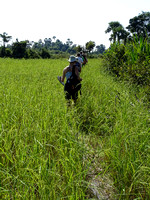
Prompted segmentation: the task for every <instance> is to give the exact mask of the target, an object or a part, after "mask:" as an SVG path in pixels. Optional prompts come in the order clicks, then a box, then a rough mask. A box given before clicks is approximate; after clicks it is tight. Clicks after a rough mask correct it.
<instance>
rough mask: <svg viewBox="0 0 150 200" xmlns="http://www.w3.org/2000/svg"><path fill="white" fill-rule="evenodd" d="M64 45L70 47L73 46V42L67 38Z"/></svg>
mask: <svg viewBox="0 0 150 200" xmlns="http://www.w3.org/2000/svg"><path fill="white" fill-rule="evenodd" d="M66 44H67V45H68V46H69V47H70V46H71V45H72V44H73V42H72V41H71V40H70V39H69V38H68V39H67V41H66Z"/></svg>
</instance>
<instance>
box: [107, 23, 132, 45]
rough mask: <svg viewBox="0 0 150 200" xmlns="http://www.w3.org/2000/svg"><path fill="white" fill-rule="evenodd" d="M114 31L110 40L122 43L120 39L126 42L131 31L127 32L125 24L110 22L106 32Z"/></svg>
mask: <svg viewBox="0 0 150 200" xmlns="http://www.w3.org/2000/svg"><path fill="white" fill-rule="evenodd" d="M110 32H112V34H111V36H110V38H109V40H110V41H113V43H115V42H116V41H118V42H119V43H120V40H123V41H124V43H126V39H127V37H128V35H129V32H127V31H126V30H125V29H124V28H123V26H122V25H121V24H120V23H119V22H110V23H109V26H108V28H107V30H106V31H105V33H110Z"/></svg>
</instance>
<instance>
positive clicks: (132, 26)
mask: <svg viewBox="0 0 150 200" xmlns="http://www.w3.org/2000/svg"><path fill="white" fill-rule="evenodd" d="M127 29H128V30H129V31H130V32H131V33H132V34H133V35H137V36H138V38H140V37H142V38H147V37H149V36H150V12H142V14H139V15H138V16H135V17H134V18H132V19H130V20H129V25H128V26H127Z"/></svg>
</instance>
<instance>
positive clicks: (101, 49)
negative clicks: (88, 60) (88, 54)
mask: <svg viewBox="0 0 150 200" xmlns="http://www.w3.org/2000/svg"><path fill="white" fill-rule="evenodd" d="M96 49H97V51H96V53H100V54H103V53H104V51H105V50H106V47H105V46H104V45H103V44H100V45H98V46H96Z"/></svg>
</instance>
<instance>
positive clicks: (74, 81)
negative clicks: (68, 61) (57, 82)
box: [64, 65, 81, 95]
mask: <svg viewBox="0 0 150 200" xmlns="http://www.w3.org/2000/svg"><path fill="white" fill-rule="evenodd" d="M75 67H76V66H75V65H74V66H73V68H72V75H71V76H70V78H68V79H67V81H66V83H65V88H64V89H65V91H67V92H68V93H69V94H71V95H72V94H75V93H76V92H78V91H79V90H80V89H81V82H80V81H79V80H78V78H77V75H76V74H75Z"/></svg>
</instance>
